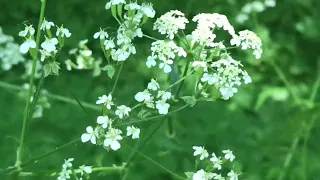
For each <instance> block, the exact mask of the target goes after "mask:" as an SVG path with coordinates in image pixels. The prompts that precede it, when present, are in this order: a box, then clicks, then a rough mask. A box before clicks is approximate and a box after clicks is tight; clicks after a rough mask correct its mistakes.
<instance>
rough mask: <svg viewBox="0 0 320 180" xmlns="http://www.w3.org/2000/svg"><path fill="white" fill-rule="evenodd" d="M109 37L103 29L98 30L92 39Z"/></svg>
mask: <svg viewBox="0 0 320 180" xmlns="http://www.w3.org/2000/svg"><path fill="white" fill-rule="evenodd" d="M108 37H109V35H108V33H107V32H105V31H104V30H103V29H101V28H100V31H99V32H96V33H94V35H93V38H94V39H98V38H100V39H107V38H108Z"/></svg>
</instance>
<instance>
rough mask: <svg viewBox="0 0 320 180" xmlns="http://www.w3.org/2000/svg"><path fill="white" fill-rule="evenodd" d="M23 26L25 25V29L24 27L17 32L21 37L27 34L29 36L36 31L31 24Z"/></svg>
mask: <svg viewBox="0 0 320 180" xmlns="http://www.w3.org/2000/svg"><path fill="white" fill-rule="evenodd" d="M25 26H26V27H25V29H24V30H23V31H20V32H19V36H21V37H26V36H27V35H28V34H29V35H30V36H33V35H34V33H35V32H36V31H35V30H34V28H33V26H32V25H30V26H27V25H25Z"/></svg>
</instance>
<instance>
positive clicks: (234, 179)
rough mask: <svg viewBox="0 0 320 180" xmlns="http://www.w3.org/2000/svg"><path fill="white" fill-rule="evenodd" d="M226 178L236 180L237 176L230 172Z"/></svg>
mask: <svg viewBox="0 0 320 180" xmlns="http://www.w3.org/2000/svg"><path fill="white" fill-rule="evenodd" d="M227 176H229V180H238V176H239V174H237V173H235V172H234V171H233V170H231V171H230V172H228V174H227Z"/></svg>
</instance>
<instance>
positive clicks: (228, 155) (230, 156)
mask: <svg viewBox="0 0 320 180" xmlns="http://www.w3.org/2000/svg"><path fill="white" fill-rule="evenodd" d="M222 152H223V153H224V154H225V155H224V158H226V159H227V160H229V161H230V162H232V161H233V160H234V159H235V158H236V157H235V156H234V155H233V153H232V151H230V150H229V149H227V150H223V151H222Z"/></svg>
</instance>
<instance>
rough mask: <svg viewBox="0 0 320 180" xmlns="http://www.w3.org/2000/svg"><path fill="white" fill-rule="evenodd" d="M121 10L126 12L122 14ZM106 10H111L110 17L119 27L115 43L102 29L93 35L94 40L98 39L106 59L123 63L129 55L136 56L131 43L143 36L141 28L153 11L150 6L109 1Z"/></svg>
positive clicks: (121, 0) (114, 0)
mask: <svg viewBox="0 0 320 180" xmlns="http://www.w3.org/2000/svg"><path fill="white" fill-rule="evenodd" d="M124 4H125V5H124ZM123 5H124V7H123ZM123 8H124V10H125V11H126V12H123ZM106 9H111V12H112V15H113V16H114V17H115V19H116V20H117V21H118V22H119V25H120V26H119V28H118V30H117V39H116V43H114V38H109V35H108V33H107V32H105V31H104V30H102V29H100V31H99V32H97V33H95V34H94V38H95V39H97V38H98V37H99V39H100V44H101V48H102V49H103V51H104V53H105V55H106V57H107V58H109V56H111V58H112V59H113V60H115V61H125V60H127V59H128V58H129V56H130V55H131V54H136V48H135V46H134V45H133V43H132V41H133V40H134V39H135V38H136V37H139V38H141V37H142V36H143V32H142V30H141V26H142V25H143V24H144V23H146V21H147V19H148V18H153V17H154V16H155V11H154V9H153V7H152V4H146V3H143V4H142V5H139V4H137V3H136V2H132V3H129V4H126V2H125V0H111V1H109V2H108V3H107V4H106ZM119 19H120V20H121V21H120V20H119ZM108 38H109V39H108Z"/></svg>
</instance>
